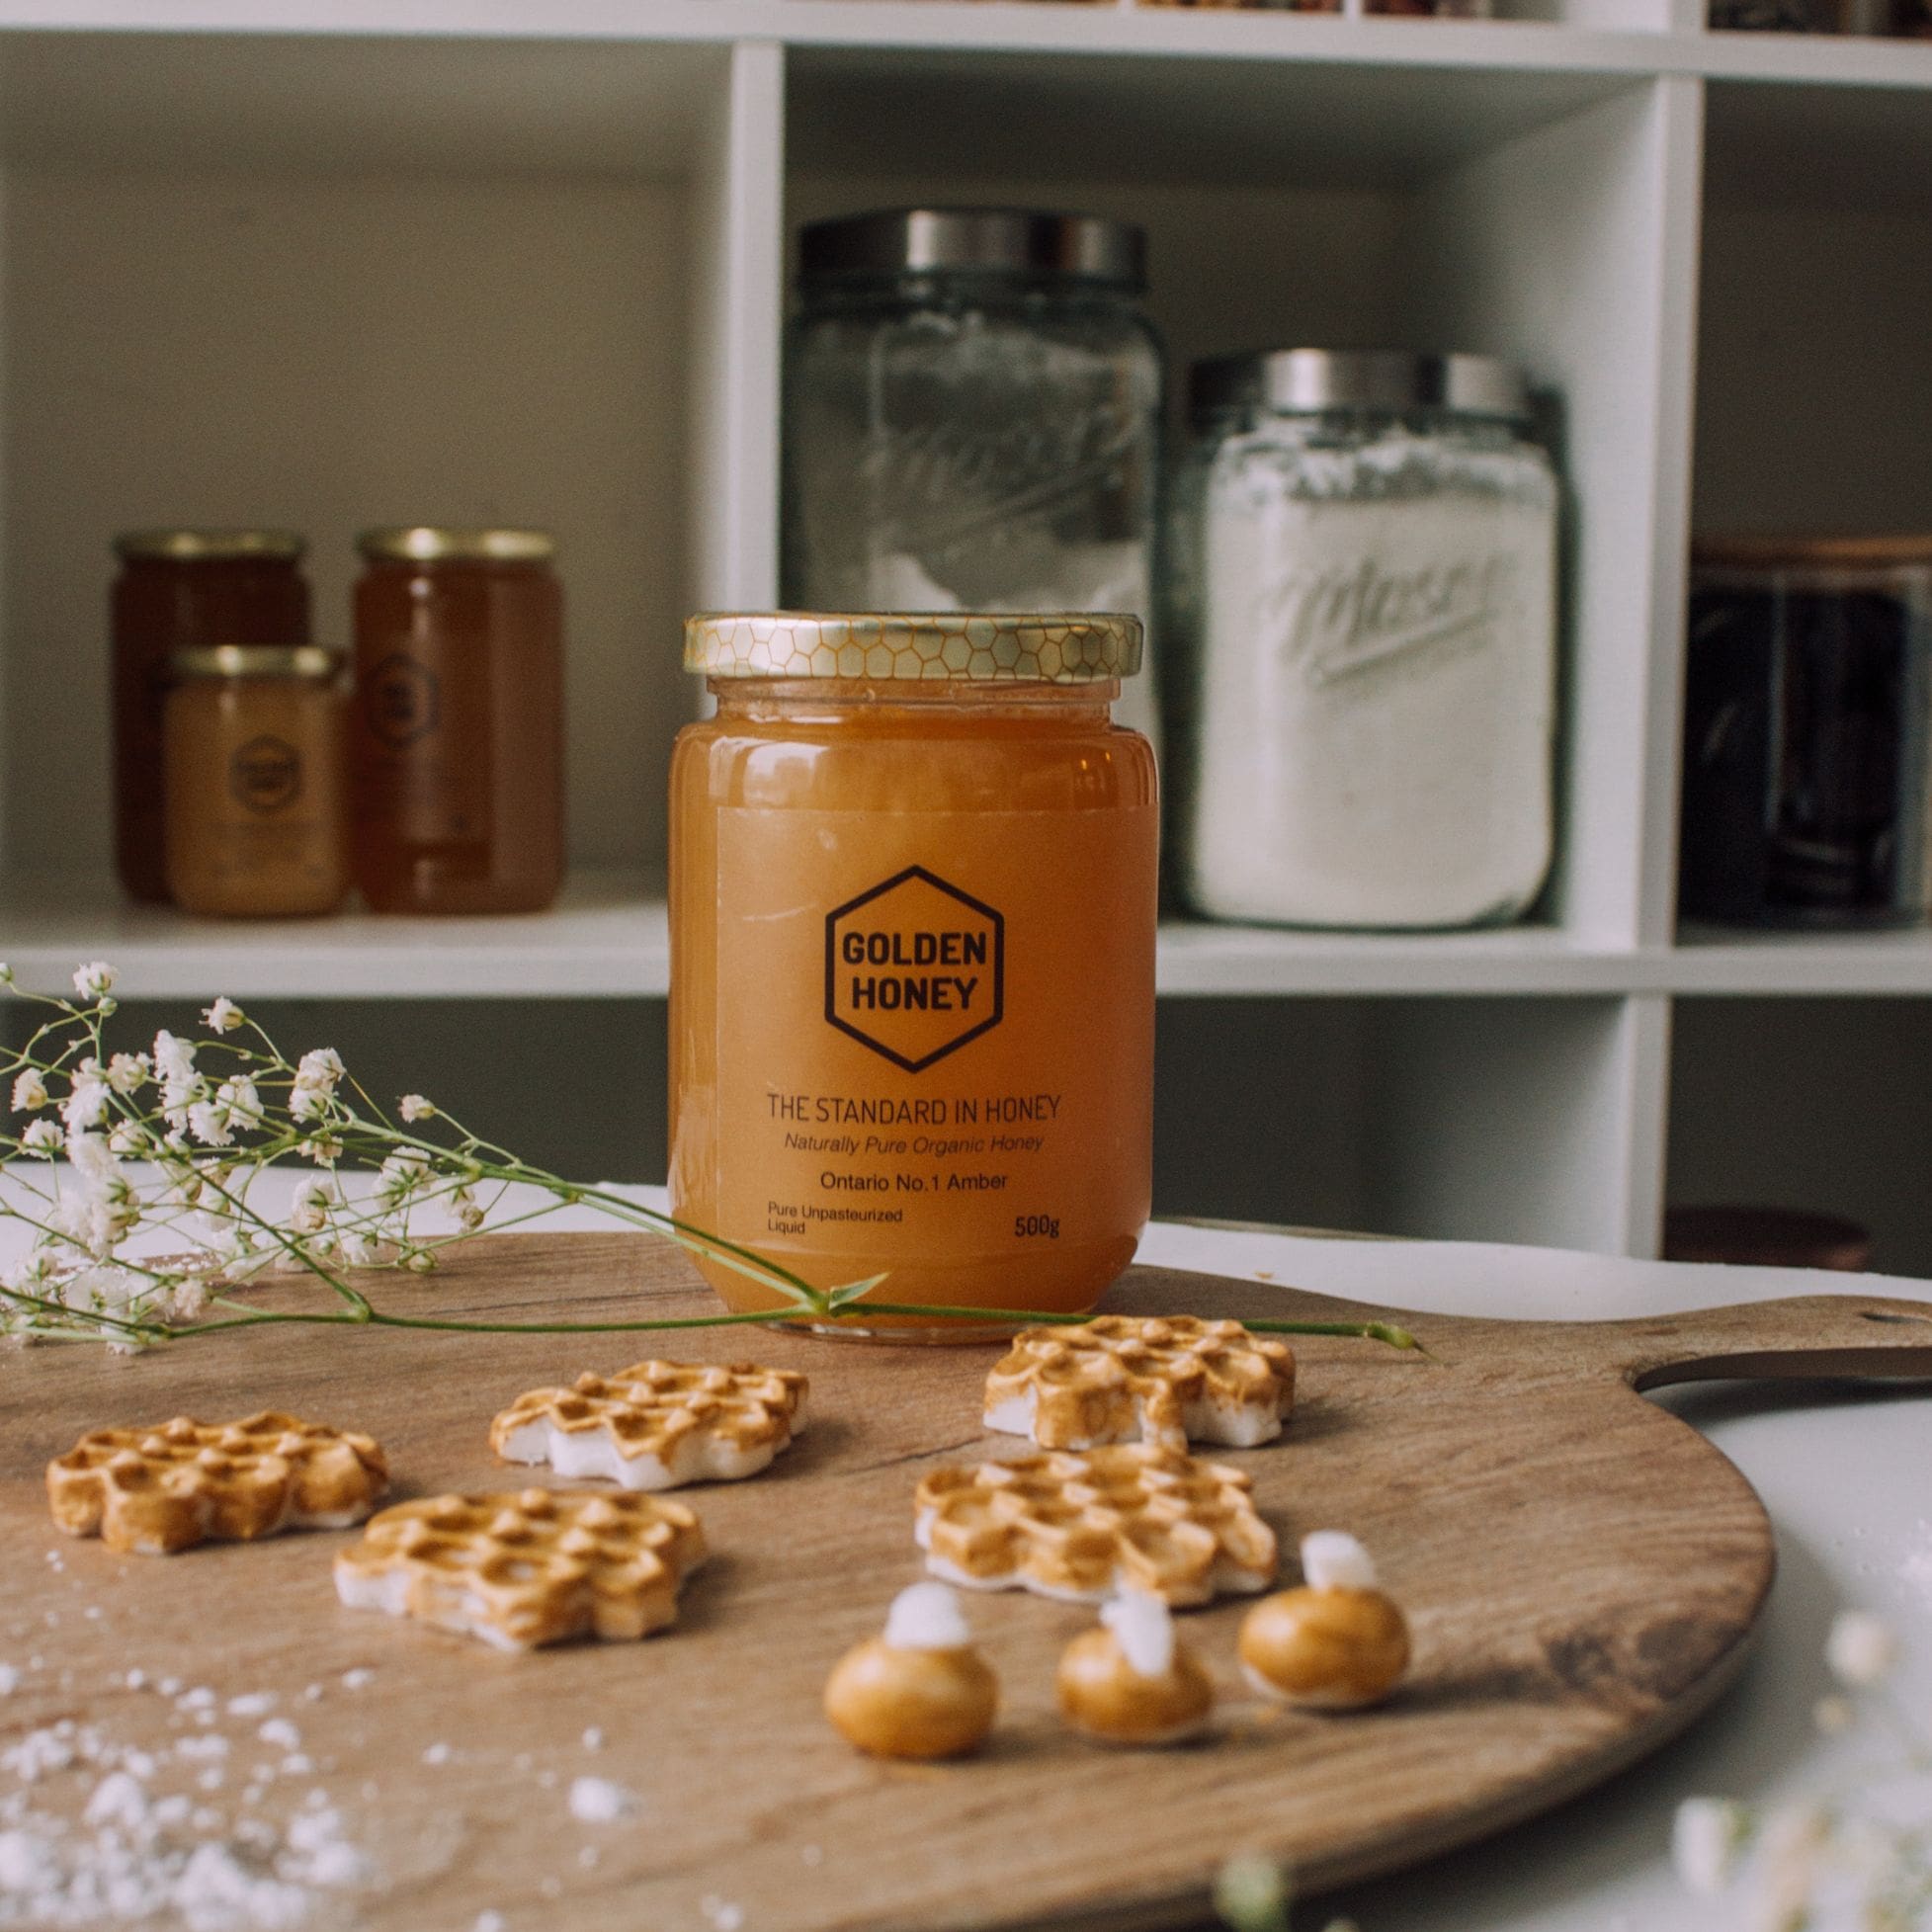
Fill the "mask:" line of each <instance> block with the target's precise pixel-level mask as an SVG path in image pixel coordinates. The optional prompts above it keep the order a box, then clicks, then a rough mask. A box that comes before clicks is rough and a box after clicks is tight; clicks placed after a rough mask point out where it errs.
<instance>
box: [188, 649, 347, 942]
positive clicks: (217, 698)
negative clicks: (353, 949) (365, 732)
mask: <svg viewBox="0 0 1932 1932" xmlns="http://www.w3.org/2000/svg"><path fill="white" fill-rule="evenodd" d="M170 669H171V673H172V679H173V683H172V688H171V689H170V690H169V692H168V696H167V704H166V712H165V720H164V732H163V750H164V771H165V777H166V784H167V798H168V808H167V826H166V852H167V879H168V886H169V889H170V891H171V892H172V894H173V896H174V899H175V902H176V904H178V905H179V906H180V907H181V908H182V910H183V911H185V912H194V913H202V914H207V915H210V916H214V917H221V918H238V919H269V918H289V917H294V916H297V915H302V914H314V913H323V912H333V911H334V910H335V909H336V908H337V907H338V906H339V905H340V904H341V903H342V898H343V894H344V893H345V892H346V891H347V889H348V884H349V856H348V830H349V827H348V800H347V795H346V787H345V776H346V774H345V760H344V743H343V731H344V722H345V719H344V710H345V702H344V695H343V687H342V660H341V659H340V658H339V657H337V656H336V655H335V654H334V653H333V652H331V651H325V650H318V649H316V648H315V647H314V646H313V645H298V646H290V645H272V644H271V645H246V644H222V645H216V646H212V647H210V648H208V649H201V650H187V651H177V652H176V653H175V654H174V657H173V659H172V660H171V664H170Z"/></svg>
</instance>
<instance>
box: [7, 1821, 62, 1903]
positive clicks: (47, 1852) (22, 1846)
mask: <svg viewBox="0 0 1932 1932" xmlns="http://www.w3.org/2000/svg"><path fill="white" fill-rule="evenodd" d="M59 1876H60V1861H59V1860H58V1859H57V1858H55V1857H54V1855H53V1848H52V1847H51V1846H50V1845H49V1844H48V1843H47V1841H46V1840H45V1839H44V1838H41V1837H38V1836H36V1835H35V1834H34V1833H33V1832H31V1831H0V1897H6V1896H8V1895H10V1894H11V1895H15V1896H19V1897H22V1898H25V1899H28V1900H29V1901H30V1902H31V1901H33V1900H34V1899H37V1898H44V1897H46V1895H47V1894H48V1892H49V1891H50V1890H52V1888H53V1887H54V1885H55V1884H56V1883H57V1881H58V1879H59Z"/></svg>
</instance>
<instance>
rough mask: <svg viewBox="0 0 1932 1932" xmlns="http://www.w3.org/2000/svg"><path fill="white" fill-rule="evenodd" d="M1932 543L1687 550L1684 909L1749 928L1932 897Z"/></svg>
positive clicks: (1869, 915)
mask: <svg viewBox="0 0 1932 1932" xmlns="http://www.w3.org/2000/svg"><path fill="white" fill-rule="evenodd" d="M1929 727H1932V538H1928V537H1872V538H1850V537H1833V538H1813V539H1788V538H1742V537H1739V538H1725V539H1722V540H1718V539H1710V540H1705V541H1702V542H1700V543H1699V545H1698V546H1697V548H1696V549H1695V551H1694V552H1693V555H1692V573H1691V600H1690V633H1689V639H1688V644H1687V648H1686V652H1685V678H1684V776H1683V837H1682V840H1681V843H1680V847H1679V888H1678V906H1679V909H1680V911H1682V912H1683V913H1684V914H1685V915H1686V916H1687V917H1691V918H1699V919H1712V920H1717V921H1721V922H1722V923H1725V924H1731V925H1751V926H1842V927H1856V926H1896V925H1910V924H1914V923H1916V922H1918V921H1921V920H1923V919H1924V918H1925V917H1926V914H1927V911H1928V908H1932V890H1929V889H1928V883H1929V879H1928V865H1929V862H1932V841H1929V840H1928V837H1927V808H1928V801H1929V800H1932V783H1929V782H1928V781H1929V780H1932V728H1929Z"/></svg>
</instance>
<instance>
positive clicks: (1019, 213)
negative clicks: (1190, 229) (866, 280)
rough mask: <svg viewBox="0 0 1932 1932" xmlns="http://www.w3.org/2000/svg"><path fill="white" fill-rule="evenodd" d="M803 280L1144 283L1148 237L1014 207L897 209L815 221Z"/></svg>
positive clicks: (1127, 226) (806, 242)
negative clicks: (944, 277)
mask: <svg viewBox="0 0 1932 1932" xmlns="http://www.w3.org/2000/svg"><path fill="white" fill-rule="evenodd" d="M798 253H799V267H800V270H801V272H802V274H803V277H804V279H805V280H806V281H815V280H817V279H819V278H821V277H836V276H848V275H852V276H862V275H904V274H917V273H920V272H922V271H926V270H949V269H950V270H955V271H967V272H972V271H977V272H980V273H986V274H1006V275H1027V276H1036V277H1041V278H1045V279H1049V280H1062V281H1067V282H1089V283H1097V284H1105V285H1108V286H1110V287H1114V288H1118V289H1126V290H1131V291H1138V290H1140V289H1143V288H1145V287H1146V281H1147V238H1146V235H1145V233H1144V232H1143V231H1142V230H1141V229H1139V228H1137V227H1135V226H1134V224H1133V223H1132V222H1131V221H1109V220H1105V219H1103V218H1102V217H1100V216H1099V215H1094V214H1060V213H1052V212H1048V211H1045V210H1038V209H1018V208H898V209H881V210H875V211H874V212H872V213H870V214H843V215H838V216H836V217H834V218H833V219H831V220H828V221H814V222H812V223H811V224H810V225H809V226H808V227H807V228H806V229H805V231H804V234H803V236H802V238H801V240H800V243H799V251H798Z"/></svg>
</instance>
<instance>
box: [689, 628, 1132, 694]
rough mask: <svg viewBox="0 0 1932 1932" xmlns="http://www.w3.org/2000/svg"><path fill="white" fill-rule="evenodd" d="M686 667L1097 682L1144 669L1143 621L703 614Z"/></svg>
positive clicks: (719, 673) (741, 672) (781, 674)
mask: <svg viewBox="0 0 1932 1932" xmlns="http://www.w3.org/2000/svg"><path fill="white" fill-rule="evenodd" d="M684 668H685V669H686V670H687V671H703V672H706V673H707V674H708V675H710V676H712V677H714V678H864V679H867V680H871V681H878V682H885V681H890V682H894V683H897V682H906V683H911V682H914V681H918V682H931V683H944V682H947V681H958V682H963V683H969V684H1097V683H1099V682H1101V681H1102V680H1103V679H1106V678H1125V677H1132V676H1133V675H1134V672H1135V671H1137V670H1138V669H1139V668H1140V620H1139V619H1138V618H1135V617H1126V616H1120V615H1115V614H1113V613H1105V614H1102V613H1095V612H1089V611H1044V612H983V611H941V612H926V611H909V612H905V611H875V612H863V613H862V612H852V611H841V612H835V613H825V612H816V611H771V612H765V613H745V612H730V611H702V612H700V613H699V615H698V616H696V617H694V618H687V619H686V620H685V626H684Z"/></svg>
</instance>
